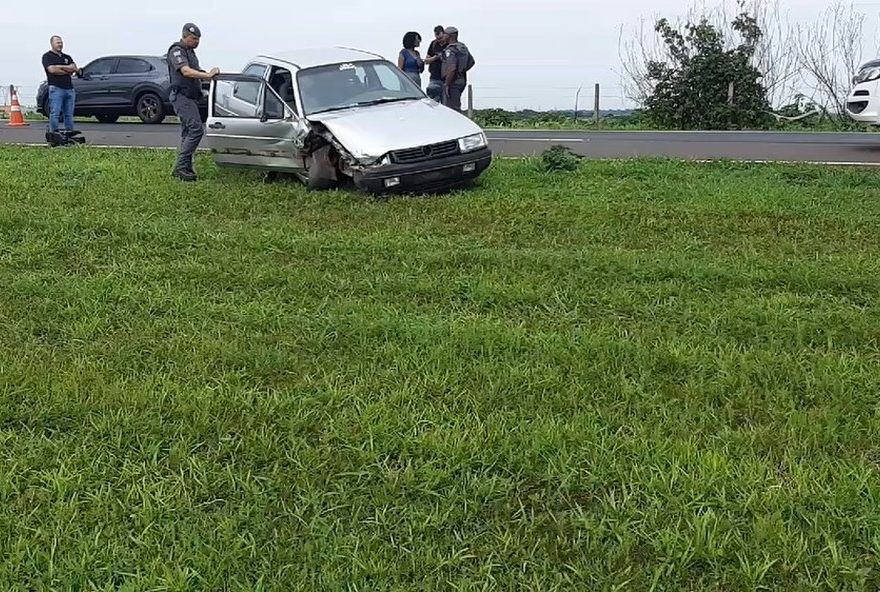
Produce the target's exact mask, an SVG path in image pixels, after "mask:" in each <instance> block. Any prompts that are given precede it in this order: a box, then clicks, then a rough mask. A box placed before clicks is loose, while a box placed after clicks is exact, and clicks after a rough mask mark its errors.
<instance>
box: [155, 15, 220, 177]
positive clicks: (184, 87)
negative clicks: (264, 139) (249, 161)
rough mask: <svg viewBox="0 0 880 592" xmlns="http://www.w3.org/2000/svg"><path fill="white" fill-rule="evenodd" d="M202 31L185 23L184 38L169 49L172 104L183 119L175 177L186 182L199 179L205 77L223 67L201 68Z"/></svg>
mask: <svg viewBox="0 0 880 592" xmlns="http://www.w3.org/2000/svg"><path fill="white" fill-rule="evenodd" d="M201 37H202V32H201V31H200V30H199V28H198V27H197V26H195V25H194V24H192V23H187V24H185V25H184V26H183V35H182V36H181V39H180V41H177V42H176V43H174V44H172V45H171V47H169V48H168V55H167V58H168V73H169V75H170V76H171V95H170V96H169V99H170V100H171V105H172V106H173V107H174V113H175V115H177V117H179V118H180V127H181V132H180V135H181V142H180V149H179V150H178V152H177V162H176V163H175V164H174V170H173V171H172V172H171V174H172V176H174V177H177V178H178V179H181V180H183V181H195V180H197V179H198V177H196V172H195V170H193V155H194V154H195V153H196V149H197V148H198V147H199V143H200V142H201V141H202V137H203V136H204V135H205V127H204V125H202V116H201V114H200V113H199V100H200V99H201V98H202V84H201V81H202V80H210V79H212V78H214V76H216V75H217V74H219V73H220V69H219V68H212V69H211V71H210V72H205V71H204V70H202V69H201V68H200V67H199V60H198V58H197V57H196V52H195V49H196V48H197V47H198V46H199V40H200V39H201Z"/></svg>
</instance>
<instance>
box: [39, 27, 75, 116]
mask: <svg viewBox="0 0 880 592" xmlns="http://www.w3.org/2000/svg"><path fill="white" fill-rule="evenodd" d="M49 43H50V44H51V47H52V49H51V50H50V51H47V52H46V53H44V54H43V70H45V71H46V82H47V83H48V85H49V131H50V132H55V131H57V130H58V125H59V123H60V120H61V118H62V116H63V117H64V128H65V129H66V130H67V131H73V109H74V106H75V104H76V91H75V90H74V89H73V80H72V79H71V75H73V74H76V73H77V72H79V71H80V70H79V67H78V66H77V65H76V63H75V62H74V61H73V58H72V57H70V56H69V55H67V54H66V53H64V52H62V51H61V50H62V49H64V41H63V40H62V39H61V37H59V36H58V35H54V36H52V38H51V39H50V40H49Z"/></svg>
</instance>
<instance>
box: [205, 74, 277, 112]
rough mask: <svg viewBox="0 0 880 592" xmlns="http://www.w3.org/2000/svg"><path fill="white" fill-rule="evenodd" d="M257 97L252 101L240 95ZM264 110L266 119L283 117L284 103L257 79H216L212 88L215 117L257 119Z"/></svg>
mask: <svg viewBox="0 0 880 592" xmlns="http://www.w3.org/2000/svg"><path fill="white" fill-rule="evenodd" d="M243 96H244V97H246V98H249V97H257V98H258V99H255V100H253V101H251V100H243V99H242V97H243ZM264 110H265V114H266V117H267V118H268V119H283V118H284V115H285V113H284V103H283V102H282V101H281V100H280V99H279V98H278V96H277V95H276V94H275V93H274V92H272V91H271V90H268V89H267V87H266V83H265V82H263V81H257V80H237V81H233V80H218V81H217V83H216V84H215V90H214V114H215V115H216V116H217V117H231V118H242V119H259V118H261V117H262V116H263V113H264Z"/></svg>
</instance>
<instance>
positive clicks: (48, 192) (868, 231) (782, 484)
mask: <svg viewBox="0 0 880 592" xmlns="http://www.w3.org/2000/svg"><path fill="white" fill-rule="evenodd" d="M172 159H173V154H172V153H165V152H156V151H139V150H131V151H118V152H114V151H107V150H91V149H88V148H82V149H73V150H66V151H65V150H56V151H48V150H46V149H39V148H35V149H22V148H10V147H0V179H2V186H0V283H2V286H3V290H2V291H0V588H4V589H6V588H13V589H14V588H22V589H48V588H58V589H95V590H111V589H112V590H116V589H122V590H158V589H163V590H206V589H212V590H217V589H250V590H291V589H309V590H323V589H326V590H338V589H349V590H391V589H395V590H416V589H418V590H449V589H456V590H485V589H505V590H541V591H547V590H572V589H588V590H620V589H632V590H647V589H651V588H653V589H658V590H701V591H704V590H725V591H729V590H754V589H758V588H765V589H773V590H779V589H798V590H807V589H809V590H819V589H824V590H873V589H876V588H877V587H878V586H880V572H878V567H877V566H878V552H880V509H878V503H877V499H878V498H880V477H878V473H877V464H878V462H880V419H878V408H880V407H878V398H880V348H878V330H877V327H878V326H880V307H878V304H877V294H878V293H880V259H878V257H877V253H878V252H880V232H878V213H880V206H878V202H877V195H878V194H877V191H876V186H877V176H876V173H875V172H873V171H865V170H860V169H820V168H813V167H806V166H766V165H762V166H754V165H734V164H726V163H716V164H711V165H708V164H702V165H700V164H684V163H678V162H671V161H670V162H667V161H636V162H592V163H584V164H582V165H581V167H580V168H579V170H578V171H577V172H575V173H572V174H548V175H545V174H541V173H538V172H537V168H536V164H535V163H530V162H526V163H523V162H512V161H503V162H497V163H495V165H493V168H492V169H491V171H490V173H489V174H488V176H487V177H486V178H485V180H484V182H483V183H482V187H480V188H479V189H477V190H474V191H469V192H462V193H454V194H451V195H449V196H445V197H435V198H429V199H426V198H398V199H392V200H389V201H376V200H371V199H368V198H365V197H363V196H360V195H357V194H350V193H344V192H338V193H337V192H329V193H309V192H307V191H305V190H303V189H302V188H300V187H298V186H296V185H292V184H284V183H281V184H273V185H265V184H262V183H261V182H260V181H259V180H258V179H257V178H256V177H254V176H253V175H248V174H232V173H224V172H218V171H216V170H215V169H214V168H213V167H212V166H211V164H210V163H209V161H208V160H207V159H206V158H204V157H200V160H199V163H198V168H199V170H200V171H201V172H202V173H203V177H204V180H203V181H201V182H200V183H198V184H195V185H184V184H178V183H176V182H173V180H172V179H171V178H170V177H169V171H170V168H171V164H172Z"/></svg>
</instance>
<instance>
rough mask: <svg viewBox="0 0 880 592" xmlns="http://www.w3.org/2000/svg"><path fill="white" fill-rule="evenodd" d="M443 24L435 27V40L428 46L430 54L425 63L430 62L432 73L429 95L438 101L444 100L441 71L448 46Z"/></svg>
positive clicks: (429, 69) (429, 66)
mask: <svg viewBox="0 0 880 592" xmlns="http://www.w3.org/2000/svg"><path fill="white" fill-rule="evenodd" d="M444 30H445V28H444V27H443V25H437V26H436V27H434V41H432V42H431V45H430V46H429V47H428V56H427V59H426V60H425V63H426V64H428V71H429V72H430V73H431V80H430V81H429V82H428V96H429V97H431V98H432V99H434V100H435V101H437V102H438V103H440V102H442V99H443V75H442V73H441V68H442V67H443V65H442V64H441V60H442V57H443V50H444V49H445V48H446V35H445V34H444Z"/></svg>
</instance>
